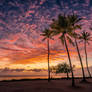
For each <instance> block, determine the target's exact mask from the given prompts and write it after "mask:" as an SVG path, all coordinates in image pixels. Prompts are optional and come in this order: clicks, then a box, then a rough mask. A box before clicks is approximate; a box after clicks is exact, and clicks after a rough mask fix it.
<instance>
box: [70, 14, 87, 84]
mask: <svg viewBox="0 0 92 92" xmlns="http://www.w3.org/2000/svg"><path fill="white" fill-rule="evenodd" d="M68 18H69V21H70V24H71V26H72V30H73V31H74V35H73V37H74V39H75V46H76V50H77V53H78V56H79V60H80V64H81V69H82V74H83V80H82V81H83V82H85V81H86V77H85V72H84V67H83V62H82V58H81V55H80V51H79V46H78V42H77V38H78V36H79V34H77V33H76V32H75V30H76V29H81V25H80V24H78V23H79V22H80V21H81V20H82V18H79V17H78V16H77V15H75V14H73V15H70V16H68Z"/></svg>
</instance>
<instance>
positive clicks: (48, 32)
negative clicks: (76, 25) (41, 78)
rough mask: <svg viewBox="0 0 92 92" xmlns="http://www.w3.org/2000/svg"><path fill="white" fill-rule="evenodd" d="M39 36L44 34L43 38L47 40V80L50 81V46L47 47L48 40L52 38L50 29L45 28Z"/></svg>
mask: <svg viewBox="0 0 92 92" xmlns="http://www.w3.org/2000/svg"><path fill="white" fill-rule="evenodd" d="M41 36H44V38H43V40H42V41H44V40H47V48H48V82H49V81H50V64H49V57H50V47H49V43H50V42H49V40H50V39H52V31H51V30H49V29H45V30H44V31H43V33H42V34H41Z"/></svg>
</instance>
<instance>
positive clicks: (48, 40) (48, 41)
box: [47, 38, 50, 82]
mask: <svg viewBox="0 0 92 92" xmlns="http://www.w3.org/2000/svg"><path fill="white" fill-rule="evenodd" d="M47 47H48V82H49V81H50V65H49V56H50V48H49V38H48V39H47Z"/></svg>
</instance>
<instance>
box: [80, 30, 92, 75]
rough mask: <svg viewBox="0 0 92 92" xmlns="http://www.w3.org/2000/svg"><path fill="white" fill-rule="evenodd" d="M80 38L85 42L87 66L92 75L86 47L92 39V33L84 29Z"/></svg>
mask: <svg viewBox="0 0 92 92" xmlns="http://www.w3.org/2000/svg"><path fill="white" fill-rule="evenodd" d="M79 38H80V40H81V41H82V42H84V50H85V57H86V67H87V71H88V74H89V77H91V73H90V71H89V67H88V58H87V49H86V48H87V46H86V45H87V44H89V41H92V40H91V38H92V37H91V34H90V33H89V32H85V31H83V32H82V33H81V36H80V37H79Z"/></svg>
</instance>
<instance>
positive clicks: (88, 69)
mask: <svg viewBox="0 0 92 92" xmlns="http://www.w3.org/2000/svg"><path fill="white" fill-rule="evenodd" d="M84 49H85V56H86V67H87V71H88V74H89V77H90V78H91V73H90V71H89V67H88V59H87V50H86V41H85V42H84Z"/></svg>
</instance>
